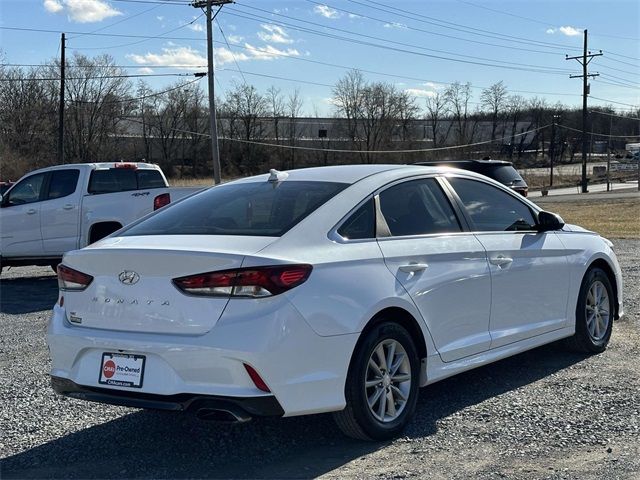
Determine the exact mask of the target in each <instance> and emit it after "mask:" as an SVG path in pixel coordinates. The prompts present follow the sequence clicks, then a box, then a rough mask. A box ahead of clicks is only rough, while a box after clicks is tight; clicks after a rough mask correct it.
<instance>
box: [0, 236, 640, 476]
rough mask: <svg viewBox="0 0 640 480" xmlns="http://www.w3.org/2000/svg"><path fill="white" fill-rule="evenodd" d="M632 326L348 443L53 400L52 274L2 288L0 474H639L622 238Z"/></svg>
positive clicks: (637, 344) (301, 425)
mask: <svg viewBox="0 0 640 480" xmlns="http://www.w3.org/2000/svg"><path fill="white" fill-rule="evenodd" d="M614 243H615V248H616V252H617V253H618V256H619V260H620V262H621V265H622V269H623V273H624V279H625V282H626V283H625V310H626V313H627V315H626V317H625V318H624V319H622V320H620V321H618V322H617V323H616V325H615V328H614V334H613V337H612V340H611V344H610V346H609V349H608V350H607V351H606V352H605V353H603V354H601V355H596V356H591V357H588V356H583V355H577V354H571V353H567V352H565V351H564V350H563V349H562V348H561V347H560V346H558V345H549V346H546V347H542V348H539V349H536V350H533V351H531V352H527V353H524V354H521V355H518V356H516V357H513V358H510V359H507V360H503V361H501V362H498V363H496V364H493V365H489V366H486V367H483V368H479V369H477V370H474V371H471V372H467V373H464V374H462V375H458V376H457V377H454V378H451V379H448V380H445V381H443V382H440V383H437V384H435V385H432V386H429V387H427V388H424V389H422V391H421V394H420V400H419V405H418V410H417V414H416V418H415V421H414V422H413V423H412V424H411V426H410V427H409V428H408V430H407V431H406V435H405V436H404V437H402V438H399V439H397V440H395V441H393V442H388V443H382V444H380V443H378V444H371V443H363V442H357V441H353V440H349V439H345V438H344V437H343V436H342V435H341V434H340V433H339V432H338V431H337V429H336V427H334V425H333V421H332V419H331V417H330V416H329V415H316V416H310V417H301V418H290V419H262V420H257V421H253V422H250V423H249V424H245V425H221V424H214V423H206V422H200V421H198V420H196V419H195V418H193V417H191V416H188V415H184V414H177V413H165V412H149V411H142V410H136V409H129V408H122V407H111V406H106V405H100V404H95V403H88V402H82V401H78V400H72V399H67V398H62V397H59V396H56V395H55V394H54V393H53V391H52V390H51V389H50V387H49V379H48V376H47V372H48V369H49V360H48V356H47V348H46V344H45V328H46V322H47V317H48V314H49V313H48V309H49V308H50V306H51V305H52V304H53V303H55V301H56V295H57V285H56V280H55V277H54V275H53V273H52V272H51V271H50V270H48V269H45V268H36V267H33V268H16V269H13V270H10V271H8V272H7V271H5V272H3V275H2V280H1V281H0V299H1V302H0V378H1V380H0V395H1V397H0V398H2V409H1V410H0V458H1V460H0V477H1V478H140V477H144V478H205V477H223V478H307V477H317V476H323V475H324V476H326V477H329V478H338V477H340V478H344V477H350V478H385V479H386V478H410V477H429V478H436V479H437V478H443V479H444V478H446V479H463V478H481V479H500V478H510V479H527V480H529V479H533V478H536V479H538V478H540V479H594V480H595V479H603V478H607V479H610V478H611V479H615V478H620V479H638V478H640V473H639V472H640V367H639V366H638V363H639V358H640V355H639V354H640V241H638V240H618V241H615V242H614Z"/></svg>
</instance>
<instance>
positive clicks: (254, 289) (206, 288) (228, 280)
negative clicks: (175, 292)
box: [173, 265, 313, 298]
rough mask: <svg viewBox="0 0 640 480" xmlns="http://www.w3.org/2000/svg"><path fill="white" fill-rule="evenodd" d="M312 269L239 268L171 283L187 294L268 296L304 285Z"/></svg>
mask: <svg viewBox="0 0 640 480" xmlns="http://www.w3.org/2000/svg"><path fill="white" fill-rule="evenodd" d="M312 269H313V267H312V266H311V265H280V266H271V267H250V268H239V269H235V270H224V271H219V272H208V273H199V274H197V275H190V276H187V277H180V278H174V279H173V284H174V285H175V286H176V287H178V289H180V290H181V291H183V292H184V293H187V294H189V295H201V296H205V297H249V298H259V297H269V296H272V295H278V294H280V293H283V292H286V291H287V290H290V289H292V288H295V287H297V286H298V285H301V284H303V283H304V282H305V281H306V280H307V278H309V275H310V274H311V270H312Z"/></svg>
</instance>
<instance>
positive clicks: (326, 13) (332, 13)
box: [313, 5, 341, 18]
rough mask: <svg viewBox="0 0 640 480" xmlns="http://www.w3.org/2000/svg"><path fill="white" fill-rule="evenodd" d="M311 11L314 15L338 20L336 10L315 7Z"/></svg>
mask: <svg viewBox="0 0 640 480" xmlns="http://www.w3.org/2000/svg"><path fill="white" fill-rule="evenodd" d="M313 11H314V13H317V14H318V15H322V16H323V17H325V18H340V17H341V15H340V12H338V11H337V10H335V9H333V8H331V7H327V6H326V5H316V6H315V7H313Z"/></svg>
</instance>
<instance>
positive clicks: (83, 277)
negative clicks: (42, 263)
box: [58, 265, 93, 290]
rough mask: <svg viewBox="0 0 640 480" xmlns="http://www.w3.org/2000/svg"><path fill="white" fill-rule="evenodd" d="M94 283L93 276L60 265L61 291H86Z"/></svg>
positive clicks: (59, 284) (59, 280)
mask: <svg viewBox="0 0 640 480" xmlns="http://www.w3.org/2000/svg"><path fill="white" fill-rule="evenodd" d="M92 281H93V277H92V276H91V275H87V274H86V273H82V272H78V271H77V270H74V269H73V268H69V267H67V266H65V265H58V288H60V290H84V289H85V288H87V287H88V286H89V284H90V283H91V282H92Z"/></svg>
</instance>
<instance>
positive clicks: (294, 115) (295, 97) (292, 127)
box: [287, 88, 303, 168]
mask: <svg viewBox="0 0 640 480" xmlns="http://www.w3.org/2000/svg"><path fill="white" fill-rule="evenodd" d="M302 106H303V100H302V97H300V90H299V89H297V88H296V89H295V90H294V91H293V92H292V93H290V94H289V96H288V98H287V114H288V115H289V144H290V145H291V146H292V147H294V146H295V145H296V140H297V139H298V137H299V136H300V131H299V130H298V118H299V117H300V115H301V114H302ZM290 161H291V165H290V168H295V163H296V149H295V148H292V149H291V157H290Z"/></svg>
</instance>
